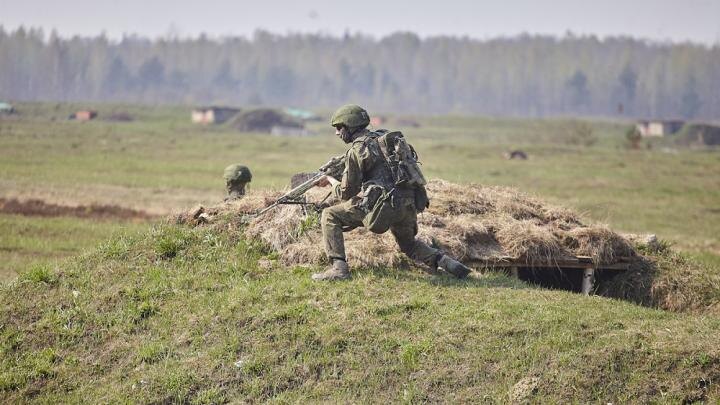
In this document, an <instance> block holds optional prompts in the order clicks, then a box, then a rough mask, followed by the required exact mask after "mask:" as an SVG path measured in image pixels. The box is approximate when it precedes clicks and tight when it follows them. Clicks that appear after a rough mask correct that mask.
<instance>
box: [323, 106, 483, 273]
mask: <svg viewBox="0 0 720 405" xmlns="http://www.w3.org/2000/svg"><path fill="white" fill-rule="evenodd" d="M369 123H370V118H369V116H368V113H367V111H365V110H364V109H363V108H362V107H360V106H357V105H346V106H343V107H341V108H340V109H338V110H337V111H336V112H335V114H334V115H333V116H332V119H331V122H330V124H331V125H332V126H333V127H335V135H337V136H338V137H340V138H341V139H342V140H343V141H344V142H345V143H346V144H350V145H351V146H350V149H349V150H348V151H347V153H346V155H345V171H344V173H343V176H342V180H341V181H338V180H336V179H333V178H332V177H329V176H328V177H327V180H328V182H329V183H331V184H332V186H333V192H334V194H335V196H336V197H338V198H339V199H340V200H342V201H343V202H342V203H340V204H338V205H335V206H332V207H328V208H325V209H324V210H323V212H322V217H321V226H322V233H323V240H324V242H325V252H326V254H327V256H328V258H329V259H330V260H331V261H332V266H330V268H328V269H327V270H326V271H324V272H322V273H316V274H313V275H312V279H313V280H344V279H348V278H350V269H349V267H348V264H347V261H346V257H345V241H344V239H343V232H348V231H351V230H353V229H355V228H358V227H361V226H364V223H363V220H364V219H366V217H367V216H368V214H369V212H370V210H372V209H373V207H374V206H376V204H375V201H377V199H376V198H375V201H373V202H370V203H368V194H370V192H369V190H371V189H373V190H375V194H377V190H378V186H381V187H382V188H381V189H380V190H383V192H382V193H383V195H384V196H387V197H388V202H387V204H392V212H391V214H390V215H384V216H383V219H382V221H385V222H386V223H384V224H381V226H380V227H379V228H380V229H388V228H389V230H390V232H392V234H393V236H394V237H395V240H396V241H397V243H398V245H399V246H400V250H401V251H402V252H403V253H405V254H406V255H407V256H408V257H410V258H411V259H413V260H415V261H417V262H420V263H424V264H426V265H427V266H429V267H431V268H433V269H438V268H439V269H442V270H444V271H446V272H448V273H450V274H452V275H453V276H455V277H458V278H463V277H465V276H467V275H468V274H469V273H470V269H469V268H468V267H466V266H465V265H463V264H462V263H460V262H458V261H457V260H455V259H453V258H452V257H450V256H449V255H447V254H445V253H443V252H441V251H440V250H438V249H435V248H432V247H430V246H428V245H426V244H425V243H423V242H421V241H419V240H417V239H416V238H415V235H417V231H418V226H417V212H418V210H423V209H424V208H425V207H424V206H423V207H416V192H419V191H418V189H417V188H415V187H403V186H398V185H396V184H395V183H396V182H395V180H394V177H393V173H392V171H391V168H390V165H389V164H388V161H387V160H386V158H385V156H384V155H383V151H382V150H381V146H380V145H379V143H378V136H377V135H378V134H376V133H372V132H370V131H368V130H367V129H366V127H367V126H368V124H369ZM361 192H362V193H361ZM423 192H424V189H423ZM358 193H360V195H358ZM423 204H424V203H423ZM368 205H372V206H368ZM371 230H372V229H371Z"/></svg>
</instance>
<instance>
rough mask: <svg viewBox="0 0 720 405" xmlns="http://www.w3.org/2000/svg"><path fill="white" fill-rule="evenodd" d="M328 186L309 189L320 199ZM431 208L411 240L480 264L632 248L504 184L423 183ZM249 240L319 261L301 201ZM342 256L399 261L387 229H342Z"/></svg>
mask: <svg viewBox="0 0 720 405" xmlns="http://www.w3.org/2000/svg"><path fill="white" fill-rule="evenodd" d="M327 191H328V189H314V190H311V191H310V192H309V193H308V198H309V200H310V201H319V200H321V199H322V198H323V197H324V195H325V194H326V193H327ZM428 193H429V195H430V197H431V205H430V208H429V209H428V210H427V211H426V212H424V213H423V214H421V215H419V217H418V226H419V231H418V237H419V238H420V239H421V240H423V241H425V242H427V243H429V244H431V245H433V246H436V247H438V248H441V249H443V250H445V251H448V252H450V253H451V254H453V255H454V256H456V257H457V258H459V259H460V260H465V261H481V260H490V259H498V258H502V257H512V258H517V259H521V260H525V261H526V262H527V263H530V264H532V263H538V264H539V263H552V262H553V261H554V260H558V259H562V258H566V257H568V256H573V255H589V256H592V257H593V258H595V259H596V260H597V262H598V263H603V264H606V263H612V262H613V261H614V260H615V259H616V258H617V257H621V256H632V255H634V254H635V253H634V250H633V248H632V246H631V245H630V244H629V243H628V242H627V241H626V240H625V239H624V238H623V237H622V236H620V235H618V234H617V233H615V232H612V231H611V230H609V229H608V228H607V227H605V226H602V225H586V224H583V223H582V221H581V220H580V217H579V215H577V214H576V213H574V212H572V211H570V210H568V209H566V208H562V207H555V206H551V205H548V204H546V203H544V202H543V201H541V200H539V199H537V198H535V197H532V196H529V195H527V194H524V193H521V192H519V191H517V190H516V189H513V188H508V187H485V186H481V185H458V184H453V183H449V182H446V181H442V180H433V181H431V182H430V184H428ZM278 195H279V193H277V192H263V191H257V190H255V191H253V193H252V194H250V195H248V196H247V197H245V198H244V199H243V200H240V201H238V202H233V203H226V204H223V205H222V206H219V207H213V208H211V209H209V210H207V212H211V213H213V214H216V215H217V214H220V213H223V212H225V213H228V212H230V213H244V214H247V213H252V212H256V211H257V210H259V209H262V208H263V207H266V206H268V205H269V204H271V203H272V201H274V199H275V198H277V197H278ZM244 232H245V235H246V236H247V237H249V238H252V239H256V240H261V241H262V242H263V243H265V244H266V245H268V246H270V247H271V249H272V250H274V251H276V252H277V253H278V254H279V256H280V258H281V260H282V262H283V263H284V264H286V265H311V264H322V263H324V262H325V255H324V252H323V243H322V234H321V232H320V226H319V222H318V218H317V216H316V215H311V216H309V217H307V216H306V215H305V214H304V213H303V210H302V207H301V206H297V205H285V206H280V207H278V208H276V209H274V210H271V211H269V212H267V213H265V214H263V215H262V216H260V217H256V218H254V219H252V220H251V221H250V222H249V224H248V226H247V227H246V228H245V231H244ZM345 238H346V248H347V255H348V261H349V262H350V263H351V265H354V266H358V265H359V266H368V267H375V266H388V265H389V266H403V265H406V264H407V259H406V258H404V257H403V256H402V255H401V254H400V253H399V250H398V248H397V246H396V244H395V241H394V240H393V237H392V235H391V234H390V233H386V234H383V235H375V234H373V233H371V232H368V231H366V230H364V229H357V230H354V231H352V232H348V233H346V234H345Z"/></svg>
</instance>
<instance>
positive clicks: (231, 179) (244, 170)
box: [223, 164, 252, 201]
mask: <svg viewBox="0 0 720 405" xmlns="http://www.w3.org/2000/svg"><path fill="white" fill-rule="evenodd" d="M223 177H224V178H225V188H226V189H227V192H228V196H227V197H225V201H232V200H237V199H240V198H242V197H243V196H244V195H245V185H246V184H247V183H250V181H251V180H252V173H250V169H248V167H247V166H243V165H240V164H234V165H230V166H228V167H226V168H225V173H224V174H223Z"/></svg>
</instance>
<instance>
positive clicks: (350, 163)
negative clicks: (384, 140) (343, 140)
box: [333, 129, 393, 201]
mask: <svg viewBox="0 0 720 405" xmlns="http://www.w3.org/2000/svg"><path fill="white" fill-rule="evenodd" d="M369 183H375V184H378V185H381V186H383V187H385V188H386V190H389V189H390V188H392V185H393V180H392V174H391V173H390V169H389V168H388V166H387V163H386V161H385V158H384V157H383V155H382V151H381V150H380V145H379V144H378V142H377V140H376V139H375V137H373V136H372V134H371V133H370V132H369V131H368V130H367V129H365V130H363V131H362V132H361V133H360V134H358V136H356V137H355V139H354V140H353V142H352V146H350V149H348V151H347V152H346V154H345V171H344V172H343V176H342V180H341V181H340V183H339V184H336V185H335V188H334V189H333V192H334V194H335V196H336V197H337V198H339V199H341V200H343V201H347V200H350V199H351V198H352V197H354V196H356V195H357V194H358V193H359V192H360V191H361V190H362V188H363V185H364V184H369Z"/></svg>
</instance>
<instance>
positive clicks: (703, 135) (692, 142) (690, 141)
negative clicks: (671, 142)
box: [676, 124, 720, 147]
mask: <svg viewBox="0 0 720 405" xmlns="http://www.w3.org/2000/svg"><path fill="white" fill-rule="evenodd" d="M676 143H677V144H679V145H683V146H696V147H697V146H716V145H720V126H717V125H709V124H687V125H685V126H683V128H682V130H681V131H680V132H679V133H678V134H677V135H676Z"/></svg>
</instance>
